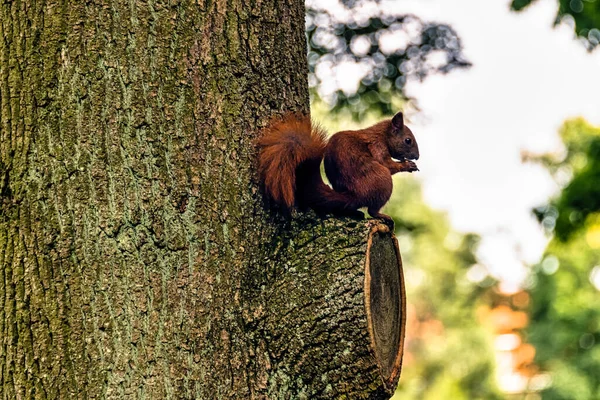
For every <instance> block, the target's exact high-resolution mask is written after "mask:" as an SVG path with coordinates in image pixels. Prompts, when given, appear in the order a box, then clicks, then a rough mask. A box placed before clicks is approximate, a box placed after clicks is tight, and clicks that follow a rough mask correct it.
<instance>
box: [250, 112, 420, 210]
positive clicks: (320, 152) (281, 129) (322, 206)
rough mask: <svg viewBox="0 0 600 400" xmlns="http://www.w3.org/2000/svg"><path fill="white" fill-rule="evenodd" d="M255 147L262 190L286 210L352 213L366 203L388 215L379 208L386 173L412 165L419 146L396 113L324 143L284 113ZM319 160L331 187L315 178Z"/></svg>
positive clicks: (321, 135)
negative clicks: (322, 162) (296, 208)
mask: <svg viewBox="0 0 600 400" xmlns="http://www.w3.org/2000/svg"><path fill="white" fill-rule="evenodd" d="M407 138H408V139H407ZM409 141H410V143H408V142H409ZM258 147H259V175H260V179H261V182H262V184H263V186H264V190H265V193H266V194H267V196H268V197H269V198H270V199H271V200H272V201H274V202H275V203H277V204H279V205H281V206H283V207H284V208H285V209H287V210H291V209H292V208H293V207H294V205H297V206H298V207H300V208H302V209H304V208H308V207H310V208H313V209H314V210H315V211H317V212H318V213H321V214H325V213H335V214H352V213H355V212H356V209H358V208H360V207H367V209H368V211H369V214H371V216H373V217H379V218H384V219H388V220H389V219H390V218H389V217H388V216H387V215H384V214H381V213H380V212H379V211H380V210H381V207H383V205H384V204H385V203H386V202H387V201H388V200H389V198H390V196H391V194H392V175H393V174H395V173H397V172H400V171H407V172H413V171H417V170H418V169H417V167H416V165H415V164H414V162H412V161H408V160H410V159H414V160H416V159H418V158H419V148H418V146H417V142H416V140H415V138H414V136H413V134H412V132H411V130H410V129H409V128H408V127H406V126H405V125H404V121H403V117H402V113H398V114H396V115H395V116H394V118H393V119H390V120H385V121H382V122H380V123H378V124H376V125H373V126H371V127H370V128H367V129H362V130H357V131H343V132H338V133H336V134H335V135H333V136H332V137H331V139H330V140H329V142H327V140H326V139H325V132H324V131H323V130H322V129H321V128H320V127H319V126H316V125H313V124H311V122H310V119H309V117H307V116H302V115H298V114H289V115H287V116H285V117H284V118H283V119H281V120H275V121H273V122H272V123H270V124H269V126H268V127H267V128H266V129H265V131H264V132H263V134H262V136H261V137H260V139H259V140H258ZM392 157H394V158H395V159H397V160H399V161H394V160H392ZM323 159H324V160H325V173H326V174H327V178H328V179H329V181H330V182H331V184H332V186H333V189H334V190H332V189H331V188H330V187H329V186H327V185H326V184H325V183H323V180H322V179H321V173H320V164H321V160H323Z"/></svg>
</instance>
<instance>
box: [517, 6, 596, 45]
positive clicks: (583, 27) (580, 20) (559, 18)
mask: <svg viewBox="0 0 600 400" xmlns="http://www.w3.org/2000/svg"><path fill="white" fill-rule="evenodd" d="M535 1H536V0H513V1H512V3H511V7H512V9H513V10H516V11H520V10H523V9H524V8H526V7H527V6H529V5H530V4H531V3H533V2H535ZM563 21H566V22H567V23H570V24H571V25H572V26H573V30H574V31H575V34H576V35H577V36H578V37H579V38H580V39H582V41H583V43H584V44H585V45H586V47H587V48H588V50H593V49H594V48H596V46H598V44H599V43H600V3H598V2H597V1H596V0H558V11H557V12H556V20H555V23H556V24H558V23H560V22H563Z"/></svg>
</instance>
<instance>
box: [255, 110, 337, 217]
mask: <svg viewBox="0 0 600 400" xmlns="http://www.w3.org/2000/svg"><path fill="white" fill-rule="evenodd" d="M257 145H258V148H259V155H258V172H259V176H260V180H261V182H262V184H263V187H264V190H265V193H266V194H267V196H268V197H269V198H270V199H271V200H273V201H274V202H275V203H277V204H280V205H282V206H285V207H286V208H287V209H288V210H289V209H291V208H292V207H293V206H294V204H295V202H296V200H297V199H296V195H295V194H296V181H297V176H296V172H297V171H298V169H299V168H302V167H303V166H305V165H306V166H307V167H308V166H309V165H310V167H309V168H307V169H309V170H311V171H312V170H315V165H314V164H316V170H317V171H318V169H319V165H320V163H321V160H322V159H323V153H324V152H325V146H326V145H327V140H326V139H325V132H324V131H323V130H322V129H321V128H320V127H319V126H317V125H313V124H312V123H311V121H310V117H308V116H305V115H301V114H288V115H286V116H285V117H283V118H282V119H277V120H274V121H272V122H271V123H270V124H269V125H268V126H267V128H266V129H265V130H264V131H263V132H262V135H261V137H260V139H259V140H258V142H257ZM319 179H320V178H319Z"/></svg>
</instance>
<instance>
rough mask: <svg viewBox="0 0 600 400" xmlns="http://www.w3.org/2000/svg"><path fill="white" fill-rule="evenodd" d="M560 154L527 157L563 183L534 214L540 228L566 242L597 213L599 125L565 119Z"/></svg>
mask: <svg viewBox="0 0 600 400" xmlns="http://www.w3.org/2000/svg"><path fill="white" fill-rule="evenodd" d="M560 136H561V138H562V141H563V143H564V145H565V153H564V154H563V155H562V157H561V156H560V155H555V154H544V155H541V156H534V157H528V159H529V160H533V161H538V162H540V163H542V164H543V165H544V166H546V168H548V170H549V171H550V172H551V173H552V174H553V176H554V178H555V179H556V180H557V181H558V182H559V184H561V185H563V186H564V187H563V188H562V190H561V192H560V194H559V195H558V196H557V197H556V198H555V199H553V200H552V201H551V202H550V203H549V204H548V205H546V206H543V207H540V208H537V209H535V210H534V213H535V214H536V216H537V217H538V219H539V220H540V222H542V224H543V225H544V227H545V228H546V229H547V230H548V231H549V232H552V233H554V234H555V235H556V237H557V238H558V239H559V240H562V241H566V240H568V239H569V237H570V236H571V234H573V232H575V231H577V230H579V229H581V228H582V227H583V226H584V225H585V223H586V219H587V218H588V216H590V215H591V214H594V213H598V212H600V128H596V127H593V126H591V125H590V124H588V123H587V122H586V121H585V120H583V119H582V118H578V119H574V120H571V121H567V122H565V124H564V125H563V127H562V128H561V131H560Z"/></svg>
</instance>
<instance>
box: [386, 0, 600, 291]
mask: <svg viewBox="0 0 600 400" xmlns="http://www.w3.org/2000/svg"><path fill="white" fill-rule="evenodd" d="M509 3H510V2H509V1H508V0H487V1H482V0H454V1H447V0H403V1H397V0H396V1H389V7H390V8H396V7H397V8H398V9H399V10H401V11H402V12H411V13H414V14H416V15H417V16H419V17H421V18H422V19H424V20H432V21H438V22H444V23H448V24H450V25H451V26H452V27H453V28H454V29H455V30H456V31H457V33H458V34H459V36H460V37H461V39H462V41H463V46H464V52H465V54H466V56H467V58H468V59H469V61H471V62H472V63H473V67H472V68H470V69H468V70H465V71H454V72H452V73H450V74H448V75H445V76H434V77H429V78H428V79H426V80H425V82H423V83H411V84H409V86H408V93H409V94H410V95H411V96H414V97H415V98H417V100H418V102H419V106H420V108H421V110H422V113H421V114H420V115H418V116H416V117H415V118H414V121H413V122H412V124H411V128H413V131H414V132H415V133H416V135H417V138H418V140H419V147H420V150H421V151H420V152H421V156H422V157H421V159H419V169H420V170H421V172H420V173H419V175H420V177H421V179H422V180H423V184H424V193H425V197H426V200H427V202H428V203H430V204H431V205H432V206H434V207H436V208H440V209H444V210H447V212H448V215H449V217H450V219H451V221H452V224H453V226H454V227H455V228H456V229H458V230H462V231H472V232H477V233H479V234H481V235H482V238H483V240H482V244H481V246H480V252H479V256H480V259H481V260H482V262H483V263H484V265H485V267H486V268H488V270H489V271H490V272H491V273H492V274H493V275H495V276H496V277H498V278H501V280H502V281H503V289H504V290H507V291H512V290H516V289H517V287H518V285H519V283H520V282H522V280H523V279H524V277H525V274H526V269H525V267H524V265H525V264H532V263H535V262H537V261H539V259H540V256H541V254H542V252H543V250H544V247H545V245H546V240H547V239H546V238H545V237H544V234H543V233H542V231H541V229H540V227H539V225H538V223H537V222H536V221H535V220H534V218H533V216H532V214H531V209H532V208H533V207H534V206H537V205H541V204H543V203H545V202H546V201H547V199H548V198H549V196H550V195H551V194H552V193H554V192H555V191H556V190H557V188H556V186H555V185H554V183H553V182H552V180H551V179H550V178H549V176H548V175H547V174H546V173H545V172H544V170H543V169H542V168H541V167H539V166H536V165H531V164H523V163H522V162H521V158H520V154H521V151H522V150H529V151H533V152H538V153H539V152H546V151H558V150H560V141H559V138H558V134H557V132H558V129H559V128H560V126H561V125H562V123H563V121H564V120H565V119H568V118H571V117H575V116H583V117H585V118H586V119H588V120H589V121H590V122H592V123H594V124H600V98H599V96H600V50H598V51H596V52H595V53H592V54H590V53H588V52H586V51H585V49H584V47H583V45H581V44H580V43H578V42H577V41H576V40H574V36H573V33H572V31H571V28H569V27H568V26H560V27H557V28H553V25H552V23H553V20H554V15H555V11H556V7H557V2H556V0H539V1H538V2H537V3H535V4H534V5H533V6H531V7H530V8H529V9H528V10H527V11H525V12H522V13H513V12H510V11H509ZM386 7H388V5H386Z"/></svg>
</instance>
